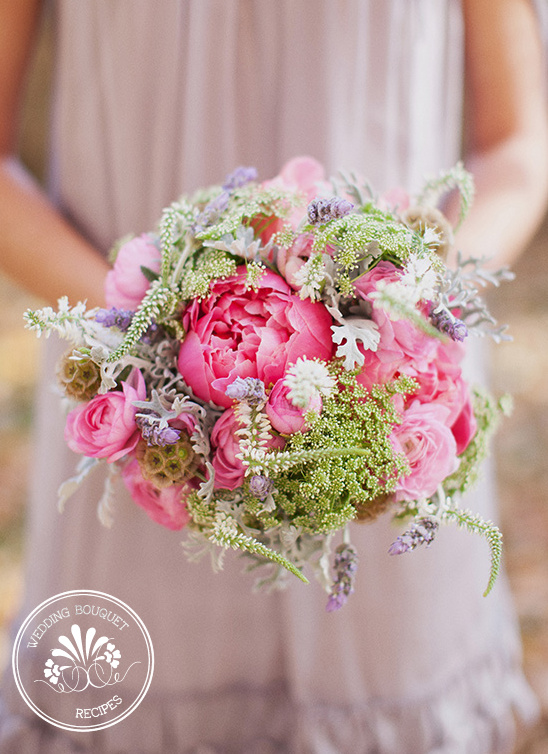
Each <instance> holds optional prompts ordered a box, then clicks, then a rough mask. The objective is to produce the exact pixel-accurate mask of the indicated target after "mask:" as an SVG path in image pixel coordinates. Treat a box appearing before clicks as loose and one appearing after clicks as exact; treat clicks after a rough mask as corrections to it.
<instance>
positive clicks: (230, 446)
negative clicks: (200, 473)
mask: <svg viewBox="0 0 548 754" xmlns="http://www.w3.org/2000/svg"><path fill="white" fill-rule="evenodd" d="M239 428H240V423H239V422H238V420H237V419H236V415H235V413H234V409H233V408H229V409H228V410H227V411H225V412H224V413H222V414H221V416H220V417H219V419H217V421H216V423H215V425H214V427H213V431H212V432H211V445H212V447H213V449H214V450H215V452H214V455H213V461H212V463H213V468H214V469H215V484H214V487H215V489H225V490H235V489H236V487H239V486H240V485H241V484H242V482H243V481H244V476H245V466H244V465H243V463H242V462H241V461H240V459H239V458H236V456H237V454H238V453H239V452H240V445H239V441H238V436H237V435H236V431H237V430H238V429H239ZM284 445H285V440H283V439H282V438H281V437H276V436H274V435H272V437H271V438H270V441H269V443H268V447H269V448H282V447H283V446H284Z"/></svg>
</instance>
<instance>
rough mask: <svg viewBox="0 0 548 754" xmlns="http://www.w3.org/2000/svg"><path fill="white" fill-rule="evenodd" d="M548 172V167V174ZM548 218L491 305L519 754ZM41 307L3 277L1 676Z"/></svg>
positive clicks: (546, 666) (540, 674)
mask: <svg viewBox="0 0 548 754" xmlns="http://www.w3.org/2000/svg"><path fill="white" fill-rule="evenodd" d="M50 76H51V32H50V29H49V28H48V27H47V26H46V28H45V29H44V31H43V34H42V37H41V39H40V43H39V45H38V48H37V52H36V59H35V61H34V64H33V68H32V71H31V75H30V80H29V87H28V94H27V101H26V103H25V106H24V118H23V128H22V135H21V150H22V155H23V159H24V161H25V163H26V164H27V165H28V166H29V168H30V169H31V170H32V172H33V173H34V174H35V175H37V176H38V178H39V179H40V180H43V179H44V165H45V160H46V144H47V122H48V115H47V113H48V99H49V91H50ZM547 168H548V166H547ZM547 252H548V218H547V219H546V221H545V222H544V225H543V227H542V228H541V229H540V231H539V233H538V234H537V236H536V237H535V238H534V240H533V241H532V243H531V245H530V248H529V250H528V251H527V253H526V254H525V255H524V256H523V257H522V259H521V260H520V262H519V263H518V264H517V265H516V267H515V269H514V271H515V273H516V280H515V281H514V282H513V283H511V284H506V285H505V286H503V287H502V288H501V289H499V290H496V291H493V292H492V294H491V295H490V304H491V309H492V311H493V312H494V314H495V316H496V317H497V319H498V320H499V321H501V322H507V323H508V324H509V325H510V333H511V335H512V336H513V341H512V342H511V343H505V344H502V345H500V346H498V347H496V348H494V349H493V363H492V386H493V388H494V390H495V391H496V392H498V393H503V392H509V393H511V394H512V395H513V396H514V400H515V409H514V412H513V415H512V416H511V417H510V418H509V419H506V420H505V421H504V424H503V425H502V426H501V428H500V430H499V432H498V435H497V439H496V443H495V447H494V450H493V452H494V454H495V458H496V462H497V467H498V476H499V486H500V496H501V504H502V528H503V533H504V539H505V550H504V552H505V559H506V567H507V570H508V572H509V577H510V581H511V584H512V587H513V590H514V595H515V599H516V603H517V608H518V613H519V619H520V624H521V629H522V635H523V642H524V660H525V671H526V674H527V676H528V679H529V681H530V683H531V685H532V686H533V688H534V690H535V692H536V693H537V695H538V697H539V699H540V701H541V705H542V709H543V716H542V719H541V721H540V723H539V724H538V725H537V726H536V727H535V728H534V729H532V730H529V731H524V732H523V733H522V735H521V738H520V743H519V746H518V749H517V750H516V754H547V753H548V464H547V463H546V457H547V454H548V390H547V389H546V375H547V374H548V348H547V345H548V336H547V333H548V253H547ZM37 305H40V302H37V301H33V300H32V299H30V297H29V296H28V295H26V294H25V293H24V292H23V291H21V290H20V289H18V288H17V287H16V286H14V285H13V284H12V283H11V282H10V281H9V280H6V279H3V278H2V277H0V668H1V669H3V667H4V666H5V664H6V663H7V662H8V659H9V641H8V636H7V627H8V624H9V621H10V619H11V618H12V617H13V616H14V615H15V613H16V611H17V607H18V602H19V598H20V595H21V589H22V560H23V536H22V534H23V527H24V517H25V500H26V479H27V476H28V473H29V470H30V465H31V426H32V399H33V392H34V384H35V378H36V372H37V361H38V360H37V355H38V348H39V345H40V343H39V341H38V340H37V339H36V337H35V336H34V335H32V334H31V333H30V332H29V331H27V330H25V329H24V327H23V319H22V315H23V312H24V311H25V309H27V308H28V307H33V306H37ZM478 754H482V753H481V752H478Z"/></svg>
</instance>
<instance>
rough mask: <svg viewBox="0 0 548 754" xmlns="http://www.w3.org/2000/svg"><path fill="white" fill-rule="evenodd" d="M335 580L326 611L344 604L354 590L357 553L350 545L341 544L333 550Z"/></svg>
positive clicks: (329, 611)
mask: <svg viewBox="0 0 548 754" xmlns="http://www.w3.org/2000/svg"><path fill="white" fill-rule="evenodd" d="M333 566H334V568H335V574H336V576H335V581H334V582H333V584H332V586H331V594H330V595H329V599H328V600H327V605H326V606H325V609H326V610H327V612H328V613H331V612H333V610H339V609H340V608H341V607H342V606H343V605H345V604H346V602H347V600H348V598H349V597H350V595H351V594H352V593H353V591H354V580H355V577H356V571H357V570H358V553H357V552H356V550H355V548H354V547H352V545H348V544H342V545H339V546H338V547H337V549H336V550H335V562H334V564H333Z"/></svg>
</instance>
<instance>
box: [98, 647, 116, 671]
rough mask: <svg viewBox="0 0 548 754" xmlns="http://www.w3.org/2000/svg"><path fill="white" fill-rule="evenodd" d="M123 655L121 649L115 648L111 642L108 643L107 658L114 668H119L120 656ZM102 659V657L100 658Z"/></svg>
mask: <svg viewBox="0 0 548 754" xmlns="http://www.w3.org/2000/svg"><path fill="white" fill-rule="evenodd" d="M121 657H122V655H121V653H120V650H119V649H115V646H114V644H112V642H110V643H109V644H107V648H106V649H105V660H106V661H107V662H108V664H109V665H111V666H112V667H113V668H117V667H118V665H119V664H120V658H121ZM99 659H101V658H99Z"/></svg>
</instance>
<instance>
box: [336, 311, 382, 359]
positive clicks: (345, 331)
mask: <svg viewBox="0 0 548 754" xmlns="http://www.w3.org/2000/svg"><path fill="white" fill-rule="evenodd" d="M343 321H344V324H342V325H332V326H331V330H332V332H333V342H334V343H337V344H338V348H337V353H336V355H337V356H338V357H339V358H343V357H344V368H345V369H346V370H349V369H354V367H355V366H356V364H358V365H359V366H362V365H363V363H364V360H365V358H364V355H363V353H361V352H360V350H359V349H358V341H359V342H360V343H362V344H363V347H364V348H365V349H366V350H368V351H376V350H377V346H378V345H379V340H380V333H379V328H378V327H377V325H376V323H375V322H373V321H372V320H370V319H362V318H358V317H354V318H351V317H349V318H347V319H345V320H343ZM343 341H346V342H343Z"/></svg>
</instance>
